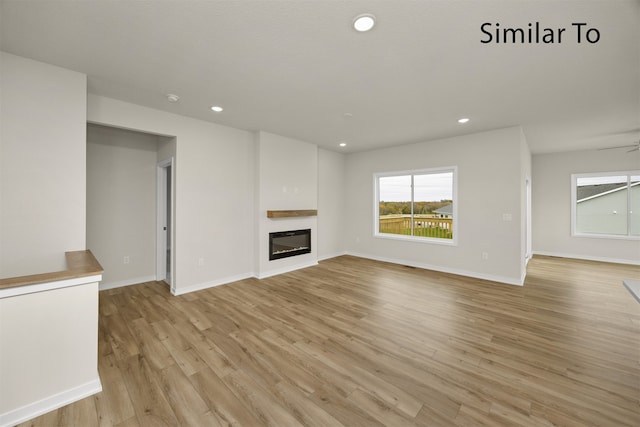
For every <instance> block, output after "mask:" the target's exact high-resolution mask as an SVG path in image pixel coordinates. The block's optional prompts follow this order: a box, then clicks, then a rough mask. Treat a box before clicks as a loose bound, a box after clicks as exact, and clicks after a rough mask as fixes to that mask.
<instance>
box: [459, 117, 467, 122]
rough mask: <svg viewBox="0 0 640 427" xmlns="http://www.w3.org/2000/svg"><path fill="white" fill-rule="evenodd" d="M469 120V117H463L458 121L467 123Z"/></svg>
mask: <svg viewBox="0 0 640 427" xmlns="http://www.w3.org/2000/svg"><path fill="white" fill-rule="evenodd" d="M468 121H469V118H467V117H463V118H461V119H458V123H467V122H468Z"/></svg>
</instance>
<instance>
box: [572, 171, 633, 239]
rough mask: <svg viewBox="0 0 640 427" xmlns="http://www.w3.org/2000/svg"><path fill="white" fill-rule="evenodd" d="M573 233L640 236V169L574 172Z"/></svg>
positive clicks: (603, 235) (620, 236)
mask: <svg viewBox="0 0 640 427" xmlns="http://www.w3.org/2000/svg"><path fill="white" fill-rule="evenodd" d="M571 183H572V184H571V197H572V204H571V207H572V215H571V217H572V218H571V228H572V234H573V235H574V236H588V237H613V238H631V239H638V238H639V237H640V171H633V172H611V173H599V174H575V175H571Z"/></svg>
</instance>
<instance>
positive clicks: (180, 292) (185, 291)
mask: <svg viewBox="0 0 640 427" xmlns="http://www.w3.org/2000/svg"><path fill="white" fill-rule="evenodd" d="M252 277H256V275H255V274H254V273H244V274H237V275H235V276H229V277H223V278H222V279H217V280H212V281H210V282H204V283H197V284H195V285H191V286H187V287H184V288H176V289H171V293H172V294H173V295H175V296H178V295H184V294H188V293H191V292H196V291H201V290H203V289H208V288H213V287H215V286H221V285H227V284H229V283H233V282H238V281H240V280H245V279H250V278H252Z"/></svg>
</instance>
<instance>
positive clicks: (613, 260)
mask: <svg viewBox="0 0 640 427" xmlns="http://www.w3.org/2000/svg"><path fill="white" fill-rule="evenodd" d="M533 254H534V255H542V256H552V257H557V258H570V259H581V260H585V261H598V262H608V263H612V264H628V265H640V261H637V260H632V259H623V258H606V257H599V256H591V255H578V254H569V253H564V252H547V251H533Z"/></svg>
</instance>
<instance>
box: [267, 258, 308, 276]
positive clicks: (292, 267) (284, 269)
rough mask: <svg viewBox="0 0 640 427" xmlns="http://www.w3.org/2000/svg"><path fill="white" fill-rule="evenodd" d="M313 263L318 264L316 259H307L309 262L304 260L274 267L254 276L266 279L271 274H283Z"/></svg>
mask: <svg viewBox="0 0 640 427" xmlns="http://www.w3.org/2000/svg"><path fill="white" fill-rule="evenodd" d="M314 265H318V261H315V260H314V261H309V262H305V263H301V264H296V265H289V266H286V267H281V268H276V269H273V270H269V271H267V272H265V273H261V274H258V275H256V276H255V277H256V278H258V279H266V278H267V277H271V276H277V275H279V274H284V273H289V272H292V271H296V270H301V269H303V268H308V267H313V266H314Z"/></svg>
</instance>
